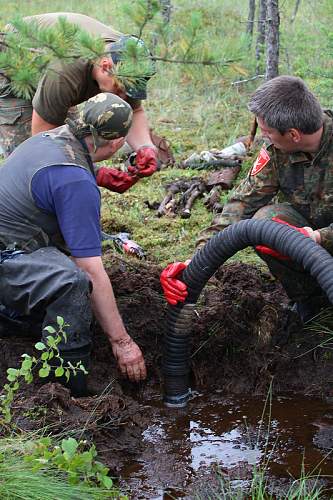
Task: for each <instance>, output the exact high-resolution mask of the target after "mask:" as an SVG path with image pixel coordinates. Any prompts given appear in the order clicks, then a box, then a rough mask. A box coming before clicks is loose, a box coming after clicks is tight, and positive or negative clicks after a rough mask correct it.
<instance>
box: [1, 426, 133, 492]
mask: <svg viewBox="0 0 333 500" xmlns="http://www.w3.org/2000/svg"><path fill="white" fill-rule="evenodd" d="M87 448H88V447H87V446H86V444H85V443H84V442H80V443H76V442H75V440H73V441H72V440H71V439H63V440H62V441H61V443H60V444H59V446H58V445H57V444H56V442H55V441H52V440H51V438H41V437H40V436H36V434H35V433H34V434H25V435H22V434H21V435H19V436H15V437H10V438H3V439H1V440H0V498H1V499H4V500H14V499H22V498H29V500H41V499H43V500H59V499H61V500H102V499H104V498H105V499H112V498H114V499H118V500H126V499H127V497H126V496H125V495H123V494H122V493H121V492H120V491H119V490H118V488H116V487H115V486H114V485H113V484H112V479H111V478H110V477H108V472H109V471H108V469H107V468H106V467H104V466H103V465H102V464H100V463H98V462H97V461H96V459H95V455H96V452H95V450H94V448H90V449H87ZM86 449H87V451H86ZM87 452H88V453H87Z"/></svg>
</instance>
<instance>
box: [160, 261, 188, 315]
mask: <svg viewBox="0 0 333 500" xmlns="http://www.w3.org/2000/svg"><path fill="white" fill-rule="evenodd" d="M188 263H189V261H186V262H174V263H173V264H169V265H167V267H166V268H165V269H164V270H163V271H162V273H161V276H160V282H161V285H162V288H163V292H164V297H165V298H166V300H167V301H168V303H169V304H171V305H172V306H175V305H176V304H177V302H184V301H185V299H186V297H187V290H186V288H187V287H186V285H185V283H183V282H182V281H180V280H178V279H177V276H178V275H179V273H181V272H182V271H184V269H185V268H186V267H187V266H188Z"/></svg>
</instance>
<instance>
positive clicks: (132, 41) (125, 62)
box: [106, 35, 156, 100]
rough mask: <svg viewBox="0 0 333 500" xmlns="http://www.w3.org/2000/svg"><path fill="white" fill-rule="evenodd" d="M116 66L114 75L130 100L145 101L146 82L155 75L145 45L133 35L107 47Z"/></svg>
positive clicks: (153, 66) (152, 63)
mask: <svg viewBox="0 0 333 500" xmlns="http://www.w3.org/2000/svg"><path fill="white" fill-rule="evenodd" d="M106 50H107V53H109V54H110V55H111V58H112V61H113V62H114V64H115V65H116V71H115V74H116V76H117V77H118V78H119V80H120V81H121V82H122V83H123V85H124V87H125V92H126V95H127V96H128V97H130V98H131V99H139V100H141V99H147V83H148V80H149V79H150V78H151V77H152V76H153V75H154V74H155V73H156V67H155V63H154V61H153V59H152V55H151V53H150V52H149V50H148V49H147V47H146V45H145V43H144V42H143V40H141V39H140V38H137V37H136V36H134V35H124V36H122V37H121V38H120V39H119V40H117V41H116V42H112V43H109V44H108V45H107V48H106Z"/></svg>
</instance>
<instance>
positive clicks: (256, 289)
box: [0, 254, 333, 499]
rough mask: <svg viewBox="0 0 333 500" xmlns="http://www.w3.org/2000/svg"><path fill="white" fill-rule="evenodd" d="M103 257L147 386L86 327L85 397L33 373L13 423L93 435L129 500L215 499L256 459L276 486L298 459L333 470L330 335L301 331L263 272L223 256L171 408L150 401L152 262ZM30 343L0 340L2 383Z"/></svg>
mask: <svg viewBox="0 0 333 500" xmlns="http://www.w3.org/2000/svg"><path fill="white" fill-rule="evenodd" d="M105 263H106V266H107V270H108V274H109V276H110V279H111V282H112V284H113V287H114V291H115V295H116V297H117V302H118V306H119V309H120V311H121V314H122V317H123V319H124V322H125V324H126V327H127V330H128V332H129V333H130V335H131V336H132V337H133V338H134V339H135V340H136V342H137V343H138V344H139V345H140V347H141V348H142V350H143V352H144V355H145V359H146V363H147V368H148V378H147V381H145V382H143V383H140V384H132V383H129V382H127V381H126V380H123V379H122V378H121V377H120V375H119V373H118V372H117V369H116V364H115V361H114V359H113V356H112V351H111V348H110V346H109V344H108V342H107V340H106V338H105V337H104V335H103V334H102V332H101V331H100V329H99V327H98V326H97V325H95V326H94V340H93V353H92V367H91V371H90V375H89V385H90V388H91V393H92V396H91V397H88V398H79V399H74V398H71V397H70V395H69V393H68V391H67V390H66V389H64V388H62V387H61V386H60V385H59V384H46V385H42V384H41V381H40V380H36V381H34V382H33V383H32V384H30V385H25V386H22V389H21V390H20V391H19V394H18V395H17V397H16V399H15V404H14V405H13V413H14V418H15V421H16V423H17V425H18V427H19V428H21V429H24V430H34V429H39V428H41V427H44V426H46V425H47V426H49V428H50V429H51V428H52V432H53V433H55V434H56V433H60V432H61V433H64V432H67V431H70V432H71V435H72V436H74V437H76V438H77V439H80V438H82V439H83V438H84V439H86V440H87V441H88V442H94V443H95V444H96V447H97V449H98V452H99V455H100V458H101V459H102V460H103V462H104V463H106V464H107V465H108V466H109V467H110V469H111V472H112V474H113V475H114V476H116V477H118V478H120V479H119V481H120V486H121V487H122V489H124V490H126V489H127V491H128V494H129V497H130V498H134V499H135V498H137V499H140V498H142V499H146V498H156V499H163V498H215V497H214V495H215V494H216V491H218V489H219V488H221V481H222V480H223V481H224V480H225V479H228V481H229V483H230V484H229V483H228V484H229V486H228V487H230V485H231V487H232V488H236V489H237V487H241V488H247V487H248V485H249V481H250V478H251V475H252V474H253V468H254V467H258V466H262V465H263V464H267V471H268V474H269V476H270V477H272V478H274V480H273V479H272V481H271V483H270V484H271V486H270V487H271V488H272V489H273V490H274V488H277V490H278V491H279V492H283V488H287V487H288V485H289V483H290V481H291V479H290V478H291V476H290V474H291V475H292V477H299V476H300V473H301V468H302V463H303V462H304V463H305V465H306V468H307V470H312V469H314V468H315V466H316V465H317V464H320V466H319V469H320V471H321V472H322V474H325V475H326V476H330V475H332V476H333V461H332V459H331V456H330V450H331V449H332V445H333V404H332V401H333V356H332V354H331V352H332V351H331V347H332V344H333V341H332V343H331V342H330V339H329V336H328V334H327V331H325V329H324V328H318V327H317V328H316V329H311V328H307V329H304V328H302V325H301V324H300V323H299V320H298V317H297V316H296V314H295V313H294V312H293V311H292V310H291V308H290V307H289V305H288V300H287V297H286V296H285V294H284V292H283V289H282V288H281V286H280V285H279V284H278V283H276V282H275V281H274V280H273V279H272V278H271V276H270V275H269V274H268V273H265V272H261V271H260V270H258V269H257V268H256V267H254V266H249V265H245V264H240V263H232V264H229V265H225V266H223V267H222V268H221V269H220V270H219V271H218V272H217V274H216V275H215V276H214V277H213V278H212V279H211V280H210V282H209V284H208V285H207V286H206V288H205V290H204V291H203V294H202V296H201V297H200V300H199V303H198V305H197V314H196V321H195V324H193V336H192V359H191V361H192V387H193V389H194V395H193V399H192V400H191V401H190V402H189V405H188V407H187V408H186V409H183V410H170V409H167V408H165V407H164V405H163V403H162V402H161V393H162V376H161V346H162V339H163V332H164V327H165V317H166V305H165V302H164V300H163V298H162V293H161V289H160V285H159V274H160V271H161V269H160V268H159V267H158V266H155V265H153V264H148V263H141V262H137V261H135V260H134V259H133V260H130V261H125V260H122V259H121V258H117V259H116V258H114V257H113V256H112V254H109V255H107V254H106V256H105ZM37 338H38V337H36V336H32V335H27V334H26V335H25V336H24V337H18V336H10V337H5V336H3V338H0V345H1V349H0V379H1V380H0V381H1V384H3V383H4V382H5V378H6V370H7V368H9V367H16V366H18V363H19V362H20V356H21V355H22V354H23V353H28V354H32V353H34V349H33V345H34V343H35V342H36V341H37V340H36V339H37ZM34 354H36V353H34ZM267 398H268V399H267ZM269 398H271V400H269ZM268 459H269V460H268ZM316 471H317V473H318V472H319V470H318V468H317V469H316ZM221 478H222V479H221ZM330 484H331V480H330V479H325V487H330ZM208 492H210V493H208ZM209 494H210V495H211V496H209ZM216 498H217V496H216Z"/></svg>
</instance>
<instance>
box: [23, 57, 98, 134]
mask: <svg viewBox="0 0 333 500" xmlns="http://www.w3.org/2000/svg"><path fill="white" fill-rule="evenodd" d="M92 69H93V64H92V63H91V62H88V61H84V60H82V59H78V60H77V61H74V62H73V63H70V64H68V63H66V64H64V63H61V62H58V63H55V64H53V65H52V66H51V67H50V68H49V69H48V70H47V72H46V73H45V74H44V76H43V77H42V78H41V80H40V81H39V83H38V87H37V90H36V93H35V95H34V98H33V100H32V106H33V108H34V109H35V110H36V111H37V113H38V114H39V116H41V117H42V118H43V120H45V121H47V122H48V123H52V125H62V124H63V123H64V121H65V118H66V116H67V112H68V110H69V108H71V107H72V106H76V105H77V104H79V103H81V102H83V101H86V100H87V99H89V98H90V97H93V96H94V95H96V94H98V93H99V92H100V90H99V87H98V85H97V82H96V81H95V80H93V78H92Z"/></svg>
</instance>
